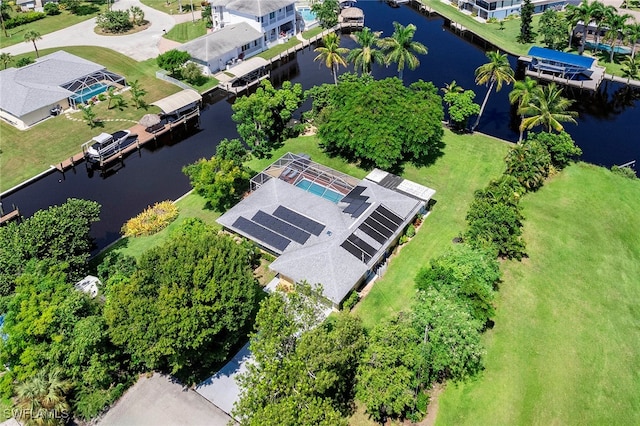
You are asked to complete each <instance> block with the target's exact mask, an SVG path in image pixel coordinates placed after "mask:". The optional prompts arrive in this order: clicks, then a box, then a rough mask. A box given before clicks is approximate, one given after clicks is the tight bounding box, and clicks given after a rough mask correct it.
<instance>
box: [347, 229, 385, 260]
mask: <svg viewBox="0 0 640 426" xmlns="http://www.w3.org/2000/svg"><path fill="white" fill-rule="evenodd" d="M347 241H350V242H351V243H353V245H354V246H356V247H358V248H359V249H360V250H362V251H363V252H365V253H367V254H368V255H369V257H373V256H375V254H376V252H377V251H378V250H376V249H374V248H373V247H371V246H370V245H369V244H368V243H367V242H365V241H363V240H361V239H360V238H358V237H357V236H356V235H355V234H351V235H349V238H347Z"/></svg>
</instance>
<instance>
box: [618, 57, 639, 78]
mask: <svg viewBox="0 0 640 426" xmlns="http://www.w3.org/2000/svg"><path fill="white" fill-rule="evenodd" d="M622 75H623V76H624V77H627V84H629V80H631V79H634V80H637V79H638V77H640V64H638V63H637V62H636V58H634V57H633V56H631V57H628V58H627V59H626V60H625V61H624V62H623V63H622Z"/></svg>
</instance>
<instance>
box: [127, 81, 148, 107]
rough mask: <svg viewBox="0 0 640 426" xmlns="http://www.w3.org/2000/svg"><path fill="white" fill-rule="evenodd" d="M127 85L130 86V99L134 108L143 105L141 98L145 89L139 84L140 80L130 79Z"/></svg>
mask: <svg viewBox="0 0 640 426" xmlns="http://www.w3.org/2000/svg"><path fill="white" fill-rule="evenodd" d="M129 87H130V88H131V99H133V103H134V104H135V105H136V109H139V108H140V107H142V106H143V105H144V100H143V99H142V98H143V97H144V96H145V95H146V94H147V91H146V90H144V89H143V88H142V87H141V86H140V82H139V81H138V80H133V81H130V82H129Z"/></svg>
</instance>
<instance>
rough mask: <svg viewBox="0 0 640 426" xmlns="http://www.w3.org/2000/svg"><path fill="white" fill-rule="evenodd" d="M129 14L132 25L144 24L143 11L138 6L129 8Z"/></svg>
mask: <svg viewBox="0 0 640 426" xmlns="http://www.w3.org/2000/svg"><path fill="white" fill-rule="evenodd" d="M129 13H130V14H131V21H132V22H133V25H142V23H143V22H144V10H142V9H141V8H140V7H139V6H131V8H129Z"/></svg>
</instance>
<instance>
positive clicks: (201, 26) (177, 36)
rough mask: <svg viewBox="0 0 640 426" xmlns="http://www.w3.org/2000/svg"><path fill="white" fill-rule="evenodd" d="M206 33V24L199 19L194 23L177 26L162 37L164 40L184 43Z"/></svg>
mask: <svg viewBox="0 0 640 426" xmlns="http://www.w3.org/2000/svg"><path fill="white" fill-rule="evenodd" d="M206 33H207V27H206V22H205V21H204V20H203V19H199V20H197V21H196V22H191V21H189V22H183V23H181V24H177V25H176V26H174V27H173V28H171V29H170V30H169V32H168V33H167V34H165V35H164V38H167V39H169V40H173V41H177V42H178V43H186V42H188V41H191V40H193V39H195V38H198V37H201V36H203V35H205V34H206Z"/></svg>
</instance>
